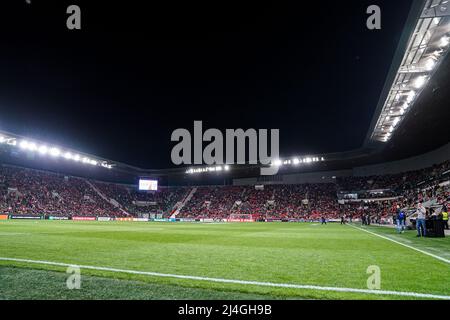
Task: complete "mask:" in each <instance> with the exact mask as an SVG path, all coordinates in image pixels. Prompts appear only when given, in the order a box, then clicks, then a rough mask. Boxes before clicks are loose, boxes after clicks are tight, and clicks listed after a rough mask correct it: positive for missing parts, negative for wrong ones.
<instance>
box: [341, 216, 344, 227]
mask: <svg viewBox="0 0 450 320" xmlns="http://www.w3.org/2000/svg"><path fill="white" fill-rule="evenodd" d="M342 224H345V215H342V216H341V225H342Z"/></svg>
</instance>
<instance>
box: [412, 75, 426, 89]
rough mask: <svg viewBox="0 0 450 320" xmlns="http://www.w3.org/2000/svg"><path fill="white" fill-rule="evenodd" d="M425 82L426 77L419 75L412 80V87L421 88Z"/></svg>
mask: <svg viewBox="0 0 450 320" xmlns="http://www.w3.org/2000/svg"><path fill="white" fill-rule="evenodd" d="M426 82H427V78H426V77H425V76H420V77H418V78H417V79H416V80H415V81H414V87H415V88H416V89H420V88H422V87H423V86H424V85H425V83H426Z"/></svg>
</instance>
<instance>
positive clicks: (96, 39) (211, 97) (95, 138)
mask: <svg viewBox="0 0 450 320" xmlns="http://www.w3.org/2000/svg"><path fill="white" fill-rule="evenodd" d="M30 1H31V3H30V4H28V3H27V2H26V1H25V0H24V1H20V0H15V1H4V0H2V1H1V4H0V36H1V44H0V129H1V130H6V131H10V132H13V133H16V134H20V135H24V136H27V137H30V138H36V139H41V140H43V141H47V142H51V143H56V144H59V145H61V146H66V147H71V148H74V149H77V150H79V151H81V152H87V153H91V154H94V155H97V156H101V157H105V158H108V159H112V160H115V161H120V162H124V163H127V164H131V165H136V166H139V167H143V168H155V169H156V168H169V167H172V166H173V165H172V164H171V161H170V151H171V148H172V146H173V145H174V143H172V142H171V141H170V135H171V133H172V131H173V130H175V129H176V128H186V129H189V130H190V131H191V132H192V130H193V121H194V120H202V121H203V125H204V127H205V129H206V128H219V129H225V128H243V129H247V128H256V129H258V128H267V129H271V128H278V129H280V143H281V150H280V151H281V155H283V156H292V155H304V154H308V153H328V152H338V151H346V150H351V149H355V148H359V147H360V146H361V145H362V143H363V141H364V138H365V136H366V134H367V130H368V128H369V125H370V122H371V120H372V117H373V113H374V111H375V108H376V105H377V103H378V99H379V96H380V93H381V90H382V87H383V85H384V82H385V79H386V76H387V73H388V71H389V68H390V65H391V63H392V59H393V56H394V52H395V50H396V48H397V44H398V40H399V38H400V36H401V32H402V31H403V28H404V24H405V21H406V18H407V15H408V12H409V7H410V5H411V1H406V0H395V1H392V0H386V1H365V0H355V1H321V2H316V1H308V2H306V1H293V2H292V4H290V5H288V4H283V5H280V4H275V3H276V2H274V3H273V4H267V3H263V2H259V3H258V2H255V3H254V4H252V5H250V4H249V5H247V6H245V7H243V6H242V4H241V3H240V2H236V3H232V2H229V1H223V2H216V1H209V4H208V2H206V4H205V3H204V4H200V3H197V4H192V3H189V4H187V3H186V2H188V1H185V2H184V4H178V3H176V2H170V3H169V2H166V3H167V4H166V5H165V6H162V5H158V6H156V5H149V6H147V7H140V6H136V5H135V6H133V5H131V4H130V1H127V2H122V5H119V3H117V4H116V3H115V4H111V3H110V2H109V1H108V2H107V1H105V2H98V1H95V2H96V4H97V6H93V4H92V2H93V1H89V2H88V1H75V0H73V1H69V2H67V1H58V4H57V5H50V4H49V2H46V3H44V1H37V0H30ZM13 3H15V4H13ZM212 3H214V5H213V4H212ZM69 4H78V5H80V7H81V10H82V30H80V31H76V30H75V31H69V30H68V29H67V28H66V19H67V17H68V15H67V14H66V8H67V6H68V5H69ZM294 4H295V5H294ZM371 4H378V5H379V6H380V7H381V10H382V30H379V31H370V30H368V29H367V28H366V19H367V17H368V15H367V14H366V8H367V7H368V6H369V5H371Z"/></svg>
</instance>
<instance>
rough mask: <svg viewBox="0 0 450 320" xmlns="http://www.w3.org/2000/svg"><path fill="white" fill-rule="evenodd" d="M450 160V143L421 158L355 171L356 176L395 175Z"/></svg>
mask: <svg viewBox="0 0 450 320" xmlns="http://www.w3.org/2000/svg"><path fill="white" fill-rule="evenodd" d="M447 160H450V143H448V144H446V145H445V146H443V147H441V148H439V149H436V150H434V151H431V152H428V153H425V154H422V155H420V156H416V157H412V158H408V159H403V160H399V161H393V162H386V163H381V164H376V165H370V166H364V167H358V168H354V169H353V175H354V176H362V177H364V176H372V175H384V174H395V173H401V172H407V171H414V170H420V169H424V168H428V167H431V166H433V165H435V164H439V163H442V162H445V161H447Z"/></svg>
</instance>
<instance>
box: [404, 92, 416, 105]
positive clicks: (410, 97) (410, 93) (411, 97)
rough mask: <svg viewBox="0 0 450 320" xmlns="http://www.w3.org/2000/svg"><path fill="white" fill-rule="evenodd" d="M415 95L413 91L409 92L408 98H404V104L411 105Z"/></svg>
mask: <svg viewBox="0 0 450 320" xmlns="http://www.w3.org/2000/svg"><path fill="white" fill-rule="evenodd" d="M415 96H416V93H415V92H414V91H410V92H409V93H408V97H407V98H406V102H408V103H411V102H412V101H413V100H414V97H415Z"/></svg>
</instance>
